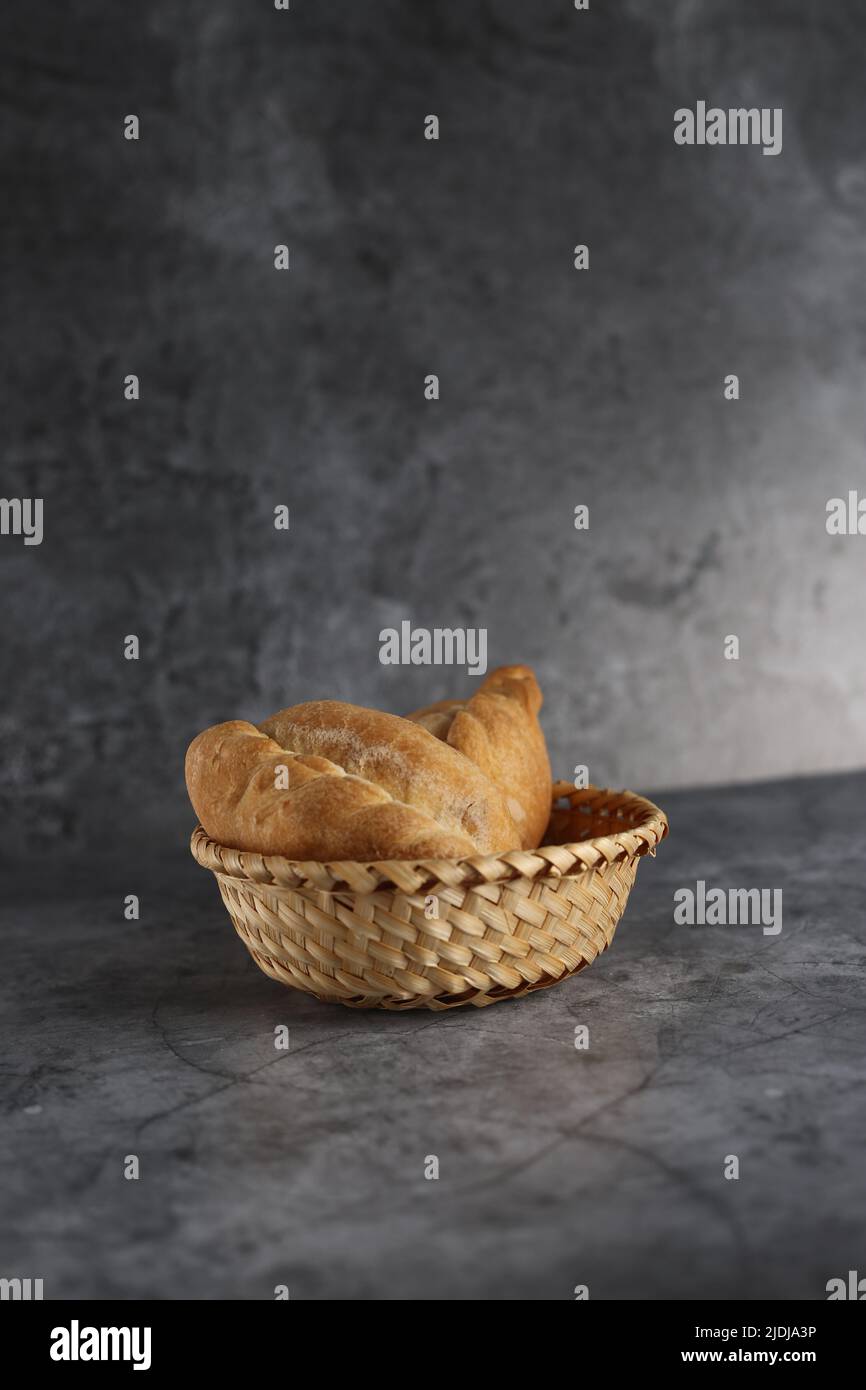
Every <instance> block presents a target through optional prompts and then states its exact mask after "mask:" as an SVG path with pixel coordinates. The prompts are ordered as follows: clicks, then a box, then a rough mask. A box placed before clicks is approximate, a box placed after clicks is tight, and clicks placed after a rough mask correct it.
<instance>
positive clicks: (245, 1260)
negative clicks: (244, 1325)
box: [0, 774, 866, 1299]
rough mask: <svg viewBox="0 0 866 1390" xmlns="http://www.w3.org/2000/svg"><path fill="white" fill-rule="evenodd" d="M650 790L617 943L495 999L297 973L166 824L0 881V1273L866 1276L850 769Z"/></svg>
mask: <svg viewBox="0 0 866 1390" xmlns="http://www.w3.org/2000/svg"><path fill="white" fill-rule="evenodd" d="M658 800H659V802H660V804H661V805H663V806H664V807H665V809H666V810H667V811H668V813H669V815H670V818H671V826H672V833H671V836H670V838H669V839H668V840H667V841H666V842H665V843H664V844H663V845H662V846H661V848H660V850H659V852H658V856H657V858H656V859H655V860H646V861H644V862H643V863H642V864H641V866H640V869H639V873H638V878H637V883H636V886H635V888H634V890H633V892H632V895H631V898H630V900H629V903H628V906H627V909H626V913H625V916H624V918H623V920H622V922H621V923H620V926H619V929H618V931H617V935H616V938H615V940H614V944H613V947H612V949H611V950H610V951H608V952H606V953H605V954H604V955H603V956H602V957H601V958H599V960H597V961H596V962H595V964H594V965H593V966H592V967H591V968H590V969H589V970H587V971H585V972H584V973H582V974H581V975H579V976H577V977H576V978H573V979H571V980H568V981H566V982H565V983H564V984H562V985H559V986H556V987H554V988H552V989H549V990H545V991H541V992H539V993H537V994H534V995H530V996H528V997H527V998H524V999H522V1000H519V1001H517V1002H508V1003H501V1004H497V1005H495V1006H493V1007H491V1008H487V1009H484V1010H475V1009H472V1008H467V1009H461V1010H457V1011H455V1012H453V1013H447V1014H431V1013H429V1012H427V1011H424V1010H421V1011H415V1012H410V1013H402V1014H396V1013H383V1012H378V1011H374V1012H357V1011H352V1010H347V1009H343V1008H340V1007H339V1006H335V1005H325V1004H321V1003H319V1002H318V1001H316V1000H314V999H312V998H308V997H307V996H305V995H302V994H300V993H298V992H296V991H292V990H287V989H284V988H282V987H281V986H280V985H278V984H276V983H275V982H273V981H270V980H268V979H266V978H265V976H264V975H262V974H261V973H260V972H259V971H258V969H257V968H256V967H255V966H254V964H253V963H252V961H251V960H250V959H249V957H248V956H247V954H246V952H245V950H244V948H243V946H242V945H241V943H240V941H239V940H238V939H237V937H236V936H235V933H234V931H233V929H232V927H231V924H230V922H229V919H228V917H227V915H226V913H225V910H224V908H223V906H222V904H221V902H220V900H219V895H218V892H217V888H216V884H215V882H214V880H213V878H212V876H211V875H209V874H207V873H206V872H205V871H203V870H201V869H199V868H198V866H197V865H196V864H194V862H193V861H192V859H188V858H187V857H186V854H185V853H183V854H182V853H181V852H180V850H178V853H177V854H176V855H175V856H173V857H168V858H162V857H159V856H157V855H156V854H154V857H153V860H152V862H148V861H147V859H146V858H145V859H144V860H142V857H141V855H142V851H141V846H140V845H137V846H136V847H135V849H134V851H133V849H132V847H131V850H130V856H129V862H128V864H126V865H124V864H119V863H117V862H116V861H115V862H113V863H112V864H111V865H103V866H100V865H98V864H82V863H79V864H78V865H77V866H70V867H69V870H68V872H67V871H64V870H63V869H62V868H61V867H60V866H58V867H57V869H56V871H55V873H54V875H53V876H51V877H48V876H47V875H46V870H45V865H44V864H42V865H41V866H39V867H38V868H37V867H35V866H34V868H33V870H32V871H31V870H30V869H29V868H28V866H26V865H24V866H20V869H19V872H18V873H17V874H16V875H15V876H14V877H13V878H12V879H11V882H10V876H9V875H6V891H5V893H4V895H3V896H4V901H3V905H2V921H0V926H2V940H3V954H4V961H5V968H4V969H3V972H2V981H0V988H2V1017H3V1021H4V1042H3V1062H2V1088H3V1097H4V1101H3V1114H4V1121H3V1125H2V1129H0V1167H2V1217H0V1275H3V1276H5V1277H15V1276H18V1277H31V1278H42V1279H44V1294H45V1297H46V1298H48V1299H50V1298H92V1299H100V1298H124V1299H136V1298H148V1299H153V1298H167V1299H188V1298H199V1299H212V1298H232V1299H272V1298H273V1297H274V1289H275V1287H276V1286H277V1285H287V1286H288V1288H289V1292H290V1297H291V1298H293V1299H321V1298H334V1299H374V1298H381V1299H408V1298H418V1299H428V1298H429V1299H447V1298H467V1299H476V1298H490V1299H572V1298H573V1297H574V1289H575V1287H576V1286H577V1285H587V1286H588V1288H589V1295H590V1298H616V1299H659V1298H670V1299H676V1298H695V1297H697V1298H713V1297H718V1298H725V1299H732V1298H749V1299H760V1298H788V1299H823V1298H825V1297H826V1293H825V1286H826V1283H827V1281H828V1279H830V1278H833V1277H836V1276H839V1275H842V1276H844V1275H845V1274H846V1273H847V1271H848V1270H849V1269H858V1270H860V1271H861V1273H866V1200H864V1178H863V1153H864V1138H866V1107H864V1088H863V1080H864V1053H866V1028H864V998H863V981H864V968H866V967H864V959H866V958H864V950H863V945H864V934H866V911H864V909H866V876H864V872H863V805H864V801H866V774H853V775H850V776H844V777H833V778H819V779H810V780H799V781H795V782H787V783H775V784H765V785H758V786H750V787H733V788H725V789H722V790H702V791H699V792H677V793H674V794H668V795H665V794H662V793H659V794H658ZM698 879H703V880H705V882H706V883H707V884H712V885H717V886H721V887H724V888H728V887H767V888H780V889H782V891H783V927H782V931H781V933H780V934H779V935H778V936H775V937H773V936H766V935H764V934H763V933H762V931H761V930H760V928H759V927H750V926H740V927H735V926H716V927H711V926H695V927H687V926H679V925H676V924H675V922H674V920H673V894H674V892H675V890H676V889H677V888H679V887H686V886H689V885H691V886H692V887H694V885H695V883H696V881H697V880H698ZM129 892H135V893H138V894H140V897H141V913H142V915H141V920H140V921H139V922H126V921H124V918H123V896H124V894H125V893H129ZM278 1024H285V1025H287V1026H288V1028H289V1030H290V1035H289V1036H290V1048H289V1050H288V1051H277V1050H276V1049H275V1046H274V1029H275V1027H276V1026H277V1025H278ZM579 1024H585V1025H587V1027H588V1029H589V1043H590V1045H589V1047H588V1049H586V1050H577V1049H576V1048H575V1045H574V1030H575V1026H576V1025H579ZM130 1154H135V1155H137V1156H138V1159H139V1163H140V1176H139V1178H138V1180H132V1181H130V1180H127V1179H126V1178H125V1177H124V1160H125V1158H126V1156H127V1155H130ZM434 1154H435V1155H436V1156H437V1158H438V1160H439V1165H440V1176H439V1178H438V1180H435V1181H430V1180H427V1179H426V1178H425V1175H424V1171H425V1159H426V1157H427V1156H428V1155H434ZM728 1155H736V1156H737V1157H738V1160H739V1178H738V1179H736V1180H729V1179H726V1178H725V1176H724V1170H725V1161H726V1156H728Z"/></svg>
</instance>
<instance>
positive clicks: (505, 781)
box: [408, 666, 553, 849]
mask: <svg viewBox="0 0 866 1390" xmlns="http://www.w3.org/2000/svg"><path fill="white" fill-rule="evenodd" d="M541 705H542V694H541V689H540V687H539V684H538V681H537V680H536V679H535V673H534V672H533V670H532V669H531V667H529V666H500V667H498V668H497V669H496V670H495V671H491V672H490V675H489V676H488V677H487V679H486V680H485V681H484V682H483V684H482V685H481V686H480V687H479V689H478V690H477V692H476V693H475V694H474V695H473V696H472V697H471V699H469V700H440V701H439V702H438V703H437V704H435V705H427V706H426V708H425V709H421V710H416V711H415V713H414V714H410V715H409V716H408V717H409V719H410V720H412V721H413V722H414V723H416V724H420V725H421V726H422V727H423V728H425V729H427V730H429V732H430V733H431V734H434V735H435V736H436V738H438V739H441V740H443V741H444V742H445V743H447V744H448V745H449V746H450V747H451V748H456V749H457V750H458V751H459V752H460V753H463V754H464V756H465V757H467V758H469V759H470V761H471V762H473V763H475V765H476V767H480V769H481V771H482V772H484V773H486V775H487V776H488V777H489V778H490V780H491V782H494V783H495V784H496V786H498V787H499V789H500V790H501V791H502V793H503V795H504V796H505V799H506V805H507V807H508V810H509V812H510V814H511V817H512V819H513V821H514V823H515V825H516V826H517V829H518V831H519V833H520V844H521V847H522V848H523V849H535V848H536V846H537V845H539V844H540V843H541V839H542V836H543V835H544V832H545V830H546V829H547V823H548V820H549V819H550V802H551V795H552V788H553V783H552V779H551V774H550V760H549V758H548V756H547V745H546V743H545V741H544V734H543V732H542V729H541V725H540V724H539V722H538V711H539V710H540V709H541Z"/></svg>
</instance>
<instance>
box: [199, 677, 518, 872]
mask: <svg viewBox="0 0 866 1390" xmlns="http://www.w3.org/2000/svg"><path fill="white" fill-rule="evenodd" d="M186 783H187V789H188V791H189V797H190V800H191V802H192V804H193V808H194V810H195V812H196V814H197V815H198V817H199V820H200V821H201V823H202V825H203V826H204V828H205V830H206V832H207V834H208V835H209V836H210V837H211V839H213V840H216V841H218V842H219V843H220V844H223V845H228V846H231V847H232V848H234V849H241V850H253V851H257V852H259V853H261V854H281V855H285V856H286V858H288V859H300V860H324V861H327V860H335V859H337V860H339V859H454V858H461V857H465V856H466V855H472V854H494V853H502V852H504V851H506V850H509V849H516V848H517V847H518V846H519V845H520V843H521V835H520V833H519V832H518V830H517V828H516V826H515V824H514V821H513V819H512V817H511V814H510V813H509V810H508V808H507V805H506V800H505V797H504V795H503V793H502V791H501V790H500V788H499V787H498V786H497V785H496V783H495V782H493V781H492V780H491V779H490V778H489V777H488V776H486V775H485V773H484V771H483V770H482V769H481V768H480V767H479V766H477V765H476V764H475V763H474V762H473V761H471V760H470V759H469V758H466V757H464V756H463V754H462V753H461V752H459V751H458V750H457V749H455V748H453V747H451V746H449V744H448V743H447V742H443V741H442V740H440V739H438V738H436V737H434V736H433V734H431V733H430V732H428V730H427V729H425V728H423V727H421V726H420V725H419V724H418V723H417V722H416V723H413V722H411V721H410V720H408V719H401V718H399V717H398V716H397V715H393V714H382V713H380V712H379V711H377V710H369V709H362V708H360V707H359V706H357V705H348V704H342V703H339V702H338V701H334V700H317V701H313V702H311V703H309V704H303V705H294V706H292V707H291V708H289V709H284V710H281V711H280V712H279V713H278V714H275V715H273V716H272V717H271V718H270V719H266V720H265V721H264V722H263V723H262V724H260V725H259V726H258V727H256V726H255V725H253V724H248V723H246V722H245V721H243V720H230V721H229V722H228V723H226V724H217V725H215V726H214V727H213V728H211V729H205V730H204V732H203V733H200V734H199V735H198V737H197V738H195V739H193V742H192V743H191V744H190V747H189V749H188V751H187V755H186Z"/></svg>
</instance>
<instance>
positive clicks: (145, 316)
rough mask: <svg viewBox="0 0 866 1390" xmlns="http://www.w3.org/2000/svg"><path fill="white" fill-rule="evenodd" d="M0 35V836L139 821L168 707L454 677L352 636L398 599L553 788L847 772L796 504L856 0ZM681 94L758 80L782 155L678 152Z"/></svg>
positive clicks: (104, 835) (824, 337)
mask: <svg viewBox="0 0 866 1390" xmlns="http://www.w3.org/2000/svg"><path fill="white" fill-rule="evenodd" d="M2 23H3V28H4V30H5V31H6V32H5V35H4V44H3V47H4V53H5V55H6V58H7V61H8V64H9V70H8V73H7V77H6V82H7V89H6V91H5V92H4V117H3V122H2V126H0V141H2V150H3V166H4V170H5V172H4V185H5V187H6V189H7V191H9V192H11V196H8V197H7V198H5V199H4V200H3V208H2V212H0V217H2V242H3V245H2V251H3V254H2V262H0V277H2V292H3V302H4V305H5V309H4V314H3V321H2V333H3V338H4V352H3V366H2V378H0V389H2V401H3V419H4V428H3V441H2V442H3V458H2V482H3V485H2V495H4V496H41V497H43V498H44V505H45V535H44V540H43V543H42V544H41V546H32V547H25V546H23V544H22V541H21V538H20V537H11V536H3V537H0V584H2V593H3V596H4V603H3V610H4V611H3V615H2V619H0V655H2V662H3V692H4V695H3V712H2V723H0V737H2V749H3V757H2V786H0V796H2V805H3V809H4V811H5V812H6V813H7V816H8V819H9V827H8V829H7V830H6V832H5V833H4V849H5V851H6V852H7V853H10V852H11V853H16V852H22V853H28V852H30V851H34V850H43V849H46V848H51V849H57V850H60V849H61V848H63V847H66V848H68V849H71V850H73V851H77V850H80V849H83V848H85V847H86V846H88V845H90V844H93V843H96V842H99V843H101V844H103V845H104V844H110V843H112V842H113V841H116V842H117V843H129V842H130V841H131V839H132V838H134V837H135V836H136V835H138V834H140V835H142V836H143V837H144V838H145V839H146V840H147V842H148V843H149V844H153V843H155V842H157V843H158V842H164V843H165V845H166V846H169V845H171V844H173V843H175V842H176V841H177V840H178V838H179V837H181V836H182V835H183V834H185V833H186V831H187V829H188V828H189V824H190V819H191V815H190V812H189V810H188V807H187V806H186V803H185V797H184V793H183V784H182V756H183V751H184V748H185V746H186V743H187V742H188V740H189V738H190V737H191V736H192V735H193V734H194V733H195V732H196V731H197V730H198V729H199V728H201V727H203V726H204V725H206V724H208V723H210V722H213V721H215V720H219V719H224V718H228V717H235V716H239V717H251V718H256V717H262V716H264V715H265V714H267V713H269V712H271V711H272V710H273V709H275V708H277V707H279V706H281V705H283V704H286V703H291V702H295V701H298V700H304V699H308V698H312V697H315V696H323V695H326V696H334V697H337V698H343V699H352V700H355V701H357V702H359V703H365V704H371V705H381V706H383V707H386V708H391V709H395V710H398V711H399V710H405V709H409V708H412V707H413V706H414V705H416V704H418V703H421V702H423V701H425V700H427V699H428V698H434V697H438V696H441V695H447V694H449V693H451V692H452V691H456V692H460V691H465V690H467V689H469V688H470V687H471V684H472V681H471V678H469V677H467V676H465V675H464V674H461V673H460V672H455V671H449V670H442V669H440V670H432V671H431V670H423V669H421V670H417V669H411V668H405V667H396V668H388V667H384V666H382V665H381V664H380V662H379V660H378V633H379V630H380V629H381V628H383V627H385V626H389V625H392V624H398V623H399V622H400V621H401V620H403V619H410V620H411V621H412V622H413V623H415V624H418V625H423V626H428V627H435V626H455V625H466V626H483V627H486V628H487V629H488V632H489V643H490V660H491V663H496V662H502V661H517V660H524V661H530V662H532V663H534V664H535V665H536V667H537V668H538V670H539V673H540V675H541V678H542V680H543V683H544V686H545V690H546V694H547V706H546V727H547V730H548V734H549V737H550V742H551V746H552V751H553V756H554V762H555V766H556V769H557V771H558V772H560V773H561V774H563V775H568V774H569V773H570V771H571V769H572V768H573V767H574V765H575V764H576V763H586V764H588V766H589V769H590V773H591V776H592V777H593V779H594V780H596V781H599V782H602V783H606V784H611V785H613V784H620V785H621V784H627V785H631V786H633V787H636V788H649V787H660V786H670V785H683V784H689V783H707V782H714V781H725V780H731V779H751V778H759V777H765V776H774V775H782V774H788V773H794V772H802V771H810V770H818V769H834V768H848V767H855V766H862V765H863V764H864V763H866V657H864V641H863V637H864V623H866V618H864V613H866V606H864V580H866V537H855V536H849V537H831V536H829V535H828V534H827V532H826V528H825V506H826V502H827V499H828V498H830V497H833V496H836V495H840V494H841V495H845V494H847V492H848V490H849V489H851V488H857V487H860V489H861V491H862V492H863V493H864V494H866V468H864V438H866V393H864V384H866V383H864V357H866V298H864V294H863V286H864V283H866V239H864V235H863V233H864V214H866V166H864V153H863V132H864V130H866V89H864V85H863V81H862V72H863V61H864V49H866V11H864V9H863V8H862V7H858V6H857V5H856V4H855V3H853V0H851V2H850V3H845V2H844V0H833V2H832V3H823V4H822V5H821V6H815V5H814V4H812V3H810V0H785V3H782V0H767V3H763V4H762V5H761V6H755V5H754V4H751V3H746V0H725V3H721V0H716V2H715V3H714V2H713V0H703V2H702V3H698V2H697V0H690V2H689V3H685V0H678V2H675V3H670V4H664V5H661V4H659V5H652V6H650V5H648V4H639V3H637V2H636V0H632V3H625V2H624V0H623V2H622V3H610V4H607V5H605V6H604V7H602V6H601V5H600V4H599V5H595V4H594V5H593V6H592V8H591V10H590V11H589V12H587V13H577V12H575V11H573V10H572V9H571V8H570V6H569V4H567V3H566V2H565V0H556V3H554V0H536V2H535V3H533V4H532V5H527V4H525V3H523V2H522V0H498V3H496V4H492V3H489V4H488V3H481V0H467V3H460V4H456V3H451V4H446V3H444V2H442V3H426V4H424V5H411V6H410V5H409V4H405V3H404V4H397V3H393V2H392V3H376V4H373V3H367V2H366V0H343V3H333V4H329V5H328V6H325V7H323V6H318V5H313V4H309V5H306V4H303V3H300V0H299V3H297V4H294V5H293V7H292V9H291V10H290V11H289V12H288V13H277V12H276V11H274V10H273V9H272V7H270V6H269V5H268V4H267V3H264V0H262V3H259V4H256V5H249V4H243V5H242V4H239V3H235V4H232V3H229V0H208V3H198V4H191V5H184V6H178V5H174V4H170V3H168V0H156V2H155V3H152V4H150V5H148V6H146V7H137V6H136V7H132V8H130V7H128V6H122V7H121V6H117V5H109V4H107V3H103V4H99V3H94V2H93V0H90V2H88V0H82V3H80V4H77V5H76V6H75V7H74V15H73V12H72V7H70V6H68V5H60V4H57V5H52V4H43V5H40V6H38V7H34V6H32V5H24V4H20V5H18V6H15V5H13V6H11V7H9V8H8V9H4V15H3V20H2ZM698 100H707V101H709V102H710V103H715V104H717V105H720V106H724V107H727V106H739V105H745V106H752V105H755V106H761V107H763V106H767V107H781V108H782V109H783V112H784V127H783V129H784V145H783V150H782V153H781V154H780V155H779V156H778V157H776V158H767V157H764V156H763V155H762V153H761V151H760V149H757V148H706V147H705V148H682V147H678V146H677V145H675V143H674V140H673V112H674V110H675V109H676V108H677V107H680V106H684V105H688V106H694V104H695V103H696V102H697V101H698ZM128 113H136V114H138V115H139V117H140V120H141V138H140V139H139V140H138V142H131V141H129V142H128V141H126V140H124V139H123V118H124V116H125V115H126V114H128ZM429 113H436V114H437V115H438V116H439V118H440V121H441V138H440V139H439V141H438V142H430V141H426V140H425V139H424V138H423V122H424V117H425V115H427V114H429ZM282 242H285V243H286V244H288V246H289V247H290V253H291V269H290V270H289V271H288V272H284V273H280V272H277V271H275V269H274V267H273V247H274V245H275V244H276V243H282ZM578 242H585V243H586V244H588V246H589V247H590V269H589V271H588V273H587V272H577V271H575V270H574V268H573V265H572V248H573V246H574V245H575V244H576V243H578ZM130 372H134V373H137V374H139V375H140V379H141V399H140V400H139V401H137V402H127V401H125V400H124V398H123V380H124V377H125V375H126V374H127V373H130ZM430 372H435V373H437V374H438V375H439V376H440V379H441V399H440V400H439V401H437V402H428V401H425V399H424V393H423V383H424V378H425V375H426V374H428V373H430ZM732 372H733V373H737V374H738V375H739V378H740V382H741V399H740V400H739V401H736V402H733V401H725V400H724V398H723V381H724V377H725V375H726V374H728V373H732ZM279 503H285V504H287V505H289V506H290V508H291V529H290V531H289V532H288V533H282V532H276V531H275V530H274V528H273V525H272V516H273V508H274V506H275V505H277V504H279ZM579 503H585V504H587V505H588V506H589V507H590V529H589V530H588V531H586V532H582V533H579V532H576V531H575V530H574V528H573V524H572V517H573V511H574V507H575V505H577V504H579ZM128 633H136V634H138V636H139V637H140V639H141V648H142V650H141V659H140V660H139V661H138V662H127V661H125V660H124V659H123V654H122V642H123V638H124V636H125V635H126V634H128ZM731 633H733V634H737V635H738V636H739V638H740V643H741V655H740V660H739V661H738V662H733V661H727V660H725V659H724V656H723V640H724V638H725V636H726V635H727V634H731Z"/></svg>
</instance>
